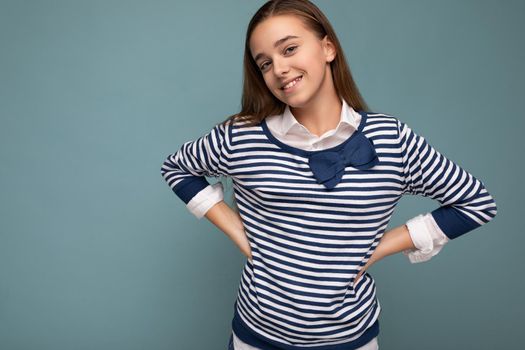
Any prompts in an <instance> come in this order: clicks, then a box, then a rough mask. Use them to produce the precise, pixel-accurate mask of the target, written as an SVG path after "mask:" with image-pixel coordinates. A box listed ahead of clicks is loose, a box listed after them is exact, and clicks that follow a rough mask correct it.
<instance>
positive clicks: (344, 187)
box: [161, 111, 497, 350]
mask: <svg viewBox="0 0 525 350" xmlns="http://www.w3.org/2000/svg"><path fill="white" fill-rule="evenodd" d="M358 112H359V113H360V114H361V120H360V123H359V126H358V131H360V132H362V133H364V135H365V136H366V137H367V138H368V139H369V140H370V141H371V142H372V143H373V145H374V147H375V149H376V152H377V155H378V158H379V163H378V164H377V165H376V166H374V167H373V168H371V169H368V170H358V169H356V168H353V167H352V166H347V167H346V168H345V173H344V176H343V178H342V180H341V182H340V183H339V184H337V186H336V187H334V188H333V189H327V188H325V187H324V186H323V185H321V184H318V183H317V181H316V179H315V177H314V176H313V173H312V172H311V171H310V168H309V165H308V157H309V156H310V155H313V154H315V153H316V152H323V151H325V150H321V151H306V150H303V149H300V148H296V147H293V146H291V145H288V144H285V143H283V142H281V141H279V140H278V139H277V138H276V137H275V136H274V135H272V133H271V132H270V130H269V129H268V126H267V124H266V122H265V121H263V122H262V123H260V124H259V125H256V126H252V127H247V126H245V125H244V124H242V123H240V122H237V123H235V124H232V123H221V124H218V125H216V126H215V127H213V128H212V130H211V131H210V132H209V133H207V134H206V135H204V136H202V137H200V138H198V139H197V140H194V141H188V142H186V143H184V144H183V145H182V147H181V148H180V149H179V150H178V151H177V152H176V153H174V154H171V155H169V156H168V157H167V159H166V160H165V162H164V163H163V165H162V167H161V173H162V176H163V177H164V179H165V180H166V181H167V183H168V185H169V186H170V187H171V188H172V190H173V191H174V192H175V194H176V195H177V196H179V197H180V198H181V199H182V200H183V201H184V202H185V203H188V202H189V201H190V200H191V199H192V198H193V197H194V196H195V195H197V194H198V193H199V192H200V191H202V190H203V189H205V188H206V187H208V185H209V182H208V181H207V180H206V178H205V176H208V177H217V176H221V175H224V176H228V177H231V178H232V180H233V185H234V192H235V198H236V202H237V206H238V208H239V214H240V216H241V218H242V221H243V224H244V227H245V232H246V234H247V237H248V240H249V242H250V247H251V251H252V258H253V262H250V261H249V260H247V261H246V264H245V266H244V269H243V272H242V277H241V281H240V285H239V289H238V293H237V300H236V302H235V308H234V319H233V321H232V328H233V330H234V332H235V334H236V335H237V336H238V337H239V338H240V339H242V340H243V341H244V342H246V343H248V344H250V345H253V346H257V347H260V348H264V349H271V348H272V347H273V348H275V349H290V350H292V349H304V348H308V349H312V350H321V349H323V350H328V349H355V348H358V347H360V346H362V345H363V344H366V343H367V342H368V341H370V340H371V339H373V338H374V337H375V336H377V334H378V333H379V323H378V317H379V313H380V310H381V307H380V304H379V301H378V300H377V298H376V290H375V283H374V280H373V278H372V276H371V275H370V274H368V273H367V272H365V273H364V274H363V276H362V277H361V279H360V280H359V281H358V283H357V284H354V278H355V276H356V274H357V273H358V271H359V269H360V268H361V267H362V266H364V265H365V264H366V262H367V261H368V259H369V257H370V256H371V255H372V253H373V252H374V249H375V248H376V246H377V245H378V243H379V240H380V239H381V237H382V235H383V234H384V232H385V229H386V227H387V225H388V222H389V220H390V218H391V216H392V214H393V211H394V209H395V206H396V204H397V203H398V201H399V200H400V199H401V197H402V196H403V195H405V194H412V195H422V196H426V197H430V198H433V199H435V200H437V201H438V202H439V203H440V204H441V206H440V207H439V208H437V209H435V210H434V211H432V212H431V214H432V216H433V218H434V219H435V221H436V223H437V224H438V225H439V228H440V229H441V230H442V231H443V233H445V234H446V235H447V237H448V238H449V239H455V238H457V237H459V236H460V235H463V234H465V233H467V232H469V231H471V230H473V229H475V228H476V227H478V226H480V225H482V224H484V223H486V222H488V221H490V220H491V219H492V218H493V217H494V216H495V215H496V211H497V209H496V204H495V202H494V199H493V198H492V196H491V195H490V194H489V193H488V192H487V190H486V189H485V186H484V185H483V183H482V182H481V181H479V180H478V179H476V178H475V177H474V176H472V175H471V174H469V173H468V172H467V171H465V170H464V169H462V168H461V167H459V166H458V165H457V164H455V163H453V162H452V161H450V160H449V159H447V158H446V157H444V156H443V155H442V154H440V153H439V152H438V151H437V150H435V149H434V148H433V147H432V146H431V145H430V144H428V143H427V142H426V140H425V139H424V138H423V137H421V136H419V135H417V134H416V133H415V132H413V131H412V130H411V129H410V128H409V127H408V126H407V125H406V124H405V123H403V122H401V121H400V120H399V119H397V118H396V117H394V116H390V115H386V114H380V113H370V112H364V111H358ZM354 135H355V133H354V134H352V135H351V136H350V137H349V138H348V139H347V140H345V141H343V142H342V143H341V144H339V145H336V146H334V147H331V148H329V149H328V150H331V151H337V150H339V149H341V148H342V147H343V146H344V145H345V144H346V143H347V142H348V141H349V140H351V139H352V137H353V136H354Z"/></svg>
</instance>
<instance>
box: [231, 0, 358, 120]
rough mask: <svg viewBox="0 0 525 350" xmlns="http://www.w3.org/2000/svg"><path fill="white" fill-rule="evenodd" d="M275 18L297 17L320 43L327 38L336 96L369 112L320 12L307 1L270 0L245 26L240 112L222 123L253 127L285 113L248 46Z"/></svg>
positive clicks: (355, 107) (335, 40) (334, 38)
mask: <svg viewBox="0 0 525 350" xmlns="http://www.w3.org/2000/svg"><path fill="white" fill-rule="evenodd" d="M278 15H296V16H297V17H299V19H301V20H302V21H303V23H304V24H305V26H306V27H307V28H309V29H310V30H311V31H312V32H313V33H314V34H315V35H316V36H317V38H318V39H319V40H322V39H323V38H324V37H325V36H326V35H327V36H328V38H327V39H328V40H329V41H331V42H332V43H333V44H334V46H335V49H336V52H337V54H336V56H335V59H334V60H332V62H330V69H331V71H332V77H333V82H334V86H335V90H336V92H337V94H338V96H341V97H342V98H344V99H345V101H346V103H347V104H348V105H349V106H351V107H352V108H354V109H355V110H365V111H368V106H367V104H366V102H365V101H364V99H363V97H362V96H361V94H360V93H359V89H358V88H357V85H356V84H355V82H354V78H353V77H352V73H351V72H350V68H349V67H348V64H347V62H346V58H345V55H344V52H343V48H342V47H341V44H340V43H339V40H338V39H337V35H336V34H335V31H334V29H333V28H332V25H331V24H330V22H329V21H328V19H327V18H326V16H325V15H324V14H323V13H322V12H321V10H320V9H319V8H318V7H317V6H316V5H314V4H313V3H311V2H310V1H308V0H271V1H268V2H266V3H265V4H264V5H263V6H262V7H261V8H259V10H257V12H256V13H255V14H254V15H253V17H252V19H251V20H250V23H249V24H248V28H247V30H246V39H245V44H244V69H243V88H242V99H241V111H240V112H239V113H236V114H233V115H230V116H229V117H228V118H227V119H226V120H225V121H224V122H227V121H228V120H232V121H233V120H242V121H243V123H246V124H245V126H253V125H256V124H258V123H260V122H261V121H262V120H263V119H264V118H266V117H268V116H270V115H274V114H281V113H283V112H284V109H285V107H286V105H285V103H284V102H282V101H280V100H279V99H277V98H276V97H275V96H274V95H273V94H272V93H271V91H270V90H269V89H268V87H267V86H266V83H265V82H264V78H263V77H262V73H261V71H260V70H259V68H258V67H257V64H256V63H255V61H254V60H253V57H252V55H251V53H250V46H249V43H250V38H251V35H252V32H253V30H254V29H255V27H256V26H257V25H258V24H259V23H261V22H263V21H264V20H266V19H268V18H270V17H272V16H278Z"/></svg>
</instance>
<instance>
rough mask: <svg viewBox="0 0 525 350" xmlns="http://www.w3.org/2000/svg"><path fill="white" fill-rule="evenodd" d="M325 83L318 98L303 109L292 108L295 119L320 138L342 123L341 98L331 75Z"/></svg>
mask: <svg viewBox="0 0 525 350" xmlns="http://www.w3.org/2000/svg"><path fill="white" fill-rule="evenodd" d="M327 77H328V79H325V82H324V84H323V86H322V87H321V89H320V90H319V92H318V93H317V95H316V97H315V98H313V99H312V100H311V101H309V102H308V104H307V105H305V106H302V107H292V106H290V111H291V112H292V114H293V116H294V117H295V119H296V120H297V121H298V122H299V123H301V124H302V125H303V126H304V127H305V128H307V129H308V131H310V133H312V134H314V135H316V136H317V137H320V136H321V135H323V134H324V133H326V132H327V131H328V130H333V129H335V128H336V127H337V125H338V124H339V122H340V121H341V109H342V108H343V105H342V102H341V98H340V97H339V96H338V95H337V93H336V92H335V88H334V85H333V82H332V80H331V74H328V75H327Z"/></svg>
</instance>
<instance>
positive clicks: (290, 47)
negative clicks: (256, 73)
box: [259, 46, 297, 70]
mask: <svg viewBox="0 0 525 350" xmlns="http://www.w3.org/2000/svg"><path fill="white" fill-rule="evenodd" d="M288 49H293V50H292V51H288ZM295 49H297V46H288V47H287V48H286V49H284V53H288V52H294V51H295ZM266 64H267V62H264V63H263V64H262V65H261V66H260V67H259V68H260V69H261V70H264V69H265V68H266Z"/></svg>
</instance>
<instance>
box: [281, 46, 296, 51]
mask: <svg viewBox="0 0 525 350" xmlns="http://www.w3.org/2000/svg"><path fill="white" fill-rule="evenodd" d="M296 48H297V46H290V47H287V48H286V49H285V50H284V52H287V50H288V49H296Z"/></svg>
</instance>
